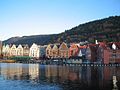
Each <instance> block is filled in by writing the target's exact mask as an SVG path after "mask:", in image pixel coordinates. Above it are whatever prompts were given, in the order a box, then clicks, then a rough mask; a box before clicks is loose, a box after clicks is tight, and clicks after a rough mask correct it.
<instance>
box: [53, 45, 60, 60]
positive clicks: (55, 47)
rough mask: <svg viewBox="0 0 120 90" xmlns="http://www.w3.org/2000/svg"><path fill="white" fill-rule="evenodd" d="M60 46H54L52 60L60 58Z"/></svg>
mask: <svg viewBox="0 0 120 90" xmlns="http://www.w3.org/2000/svg"><path fill="white" fill-rule="evenodd" d="M58 47H59V45H56V44H55V45H54V46H53V48H52V58H58V57H59V48H58Z"/></svg>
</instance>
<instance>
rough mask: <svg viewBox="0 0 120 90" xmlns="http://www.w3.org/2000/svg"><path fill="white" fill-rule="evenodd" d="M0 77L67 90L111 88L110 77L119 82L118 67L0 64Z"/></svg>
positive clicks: (119, 72)
mask: <svg viewBox="0 0 120 90" xmlns="http://www.w3.org/2000/svg"><path fill="white" fill-rule="evenodd" d="M0 76H2V77H3V78H4V79H6V80H29V81H32V82H36V83H40V84H58V85H61V86H62V88H64V89H65V90H67V89H68V88H69V90H73V89H75V88H79V89H80V88H81V89H83V87H84V88H85V87H86V89H87V88H89V89H90V88H91V89H92V88H96V89H103V90H105V89H107V90H110V89H111V88H112V77H113V76H116V78H117V81H118V85H119V82H120V67H114V66H112V67H89V66H88V67H87V66H83V67H80V66H57V65H39V64H21V63H19V64H7V63H1V64H0Z"/></svg>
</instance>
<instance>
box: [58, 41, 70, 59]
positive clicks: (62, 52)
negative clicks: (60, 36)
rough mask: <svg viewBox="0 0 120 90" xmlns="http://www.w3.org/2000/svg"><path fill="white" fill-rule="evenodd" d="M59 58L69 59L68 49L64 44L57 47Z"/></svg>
mask: <svg viewBox="0 0 120 90" xmlns="http://www.w3.org/2000/svg"><path fill="white" fill-rule="evenodd" d="M59 57H60V58H69V47H68V46H67V44H66V43H64V42H63V43H62V44H61V45H60V47H59Z"/></svg>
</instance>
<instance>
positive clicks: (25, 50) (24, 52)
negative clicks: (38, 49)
mask: <svg viewBox="0 0 120 90" xmlns="http://www.w3.org/2000/svg"><path fill="white" fill-rule="evenodd" d="M29 53H30V48H29V46H28V45H25V46H24V48H23V56H29Z"/></svg>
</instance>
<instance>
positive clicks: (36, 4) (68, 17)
mask: <svg viewBox="0 0 120 90" xmlns="http://www.w3.org/2000/svg"><path fill="white" fill-rule="evenodd" d="M115 15H120V0H0V39H1V40H5V39H8V38H10V37H14V36H24V35H25V36H26V35H39V34H54V33H60V32H63V31H65V30H67V29H70V28H72V27H74V26H77V25H79V24H82V23H85V22H89V21H92V20H96V19H101V18H105V17H109V16H115Z"/></svg>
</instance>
